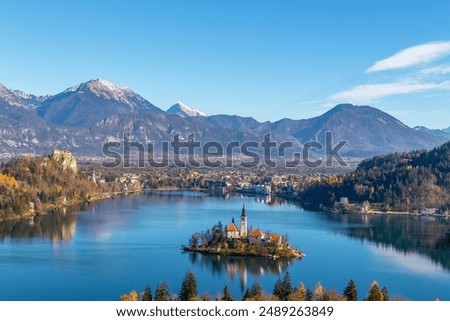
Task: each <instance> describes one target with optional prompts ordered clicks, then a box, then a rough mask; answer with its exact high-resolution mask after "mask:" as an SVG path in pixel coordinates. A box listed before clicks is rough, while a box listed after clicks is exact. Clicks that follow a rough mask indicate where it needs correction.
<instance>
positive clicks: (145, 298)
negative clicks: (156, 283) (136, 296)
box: [142, 285, 153, 301]
mask: <svg viewBox="0 0 450 321" xmlns="http://www.w3.org/2000/svg"><path fill="white" fill-rule="evenodd" d="M142 301H153V296H152V288H151V287H150V285H147V287H146V288H145V290H144V293H143V294H142Z"/></svg>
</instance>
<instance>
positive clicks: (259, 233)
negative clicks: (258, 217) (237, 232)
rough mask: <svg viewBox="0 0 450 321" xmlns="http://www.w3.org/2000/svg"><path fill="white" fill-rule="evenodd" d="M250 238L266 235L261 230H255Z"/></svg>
mask: <svg viewBox="0 0 450 321" xmlns="http://www.w3.org/2000/svg"><path fill="white" fill-rule="evenodd" d="M249 236H254V237H263V236H264V233H263V232H262V231H261V230H259V229H258V230H253V231H251V233H250V235H249Z"/></svg>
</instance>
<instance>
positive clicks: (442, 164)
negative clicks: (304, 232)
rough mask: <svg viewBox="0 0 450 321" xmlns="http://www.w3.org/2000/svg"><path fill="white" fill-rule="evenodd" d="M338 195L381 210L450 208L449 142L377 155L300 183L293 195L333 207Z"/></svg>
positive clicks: (307, 203) (311, 203) (307, 202)
mask: <svg viewBox="0 0 450 321" xmlns="http://www.w3.org/2000/svg"><path fill="white" fill-rule="evenodd" d="M340 197H347V198H348V199H349V201H351V202H354V203H362V202H365V201H368V202H370V203H371V204H380V205H381V208H383V209H384V210H397V211H408V212H411V211H420V210H421V209H424V208H436V209H440V210H441V211H447V210H449V208H450V142H448V143H446V144H444V145H442V146H440V147H437V148H435V149H433V150H431V151H425V150H418V151H411V152H405V153H395V154H388V155H381V156H376V157H374V158H371V159H367V160H364V161H362V162H361V163H360V164H359V165H358V167H357V168H356V170H355V171H353V172H351V173H349V174H343V175H339V176H336V177H333V178H332V179H330V177H327V178H324V179H322V180H319V181H314V182H311V183H310V184H307V185H303V186H302V187H301V188H300V189H299V190H298V191H297V195H296V199H297V200H299V201H300V202H301V203H302V204H304V205H305V207H311V208H323V207H327V208H332V207H333V206H335V205H336V204H335V202H336V201H338V200H339V198H340Z"/></svg>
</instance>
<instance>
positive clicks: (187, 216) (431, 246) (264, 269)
mask: <svg viewBox="0 0 450 321" xmlns="http://www.w3.org/2000/svg"><path fill="white" fill-rule="evenodd" d="M243 203H245V205H246V208H247V215H248V224H249V226H253V227H254V228H256V227H260V228H261V229H263V230H271V231H273V232H278V233H280V234H286V233H287V234H288V235H289V239H290V243H291V244H292V245H293V246H295V247H298V248H300V249H301V250H302V251H304V252H305V253H306V254H307V256H306V257H304V258H303V259H302V260H295V261H291V262H278V261H276V262H275V261H271V260H264V259H245V258H224V257H215V256H202V255H199V254H197V255H193V254H189V253H182V252H181V251H180V245H181V244H186V243H187V241H188V239H189V236H190V235H191V234H192V233H194V232H196V231H201V230H205V229H206V228H208V227H211V226H212V225H213V224H215V223H217V222H218V221H219V220H220V221H222V223H223V224H229V222H230V221H231V219H232V218H233V217H234V218H236V219H238V218H239V216H240V210H241V208H242V204H243ZM448 227H449V226H448V222H446V221H444V222H435V221H432V222H429V221H424V220H420V219H419V218H417V217H386V216H375V217H367V216H362V215H353V216H350V215H340V216H339V215H329V214H324V213H314V212H308V211H305V210H302V209H300V208H299V207H297V206H295V205H294V204H289V203H279V202H271V203H265V202H263V201H262V200H260V199H255V198H252V197H249V198H242V197H239V196H237V197H230V198H218V197H211V196H207V195H204V194H200V193H191V192H165V193H149V194H145V195H131V196H127V197H121V198H117V199H113V200H107V201H103V202H100V203H97V204H95V205H94V206H92V207H91V208H89V209H87V210H84V211H82V210H81V211H78V212H72V213H71V212H67V213H58V214H52V215H47V216H41V217H37V218H35V219H34V220H32V221H22V222H15V223H7V224H2V225H0V299H1V300H118V299H119V297H120V295H121V294H122V293H125V292H129V291H130V290H132V289H136V290H138V291H142V290H143V289H144V288H145V286H146V285H147V284H150V285H151V287H152V289H153V290H154V289H155V288H156V284H157V283H158V282H159V281H162V280H166V281H168V282H169V285H170V289H171V292H173V293H177V292H179V288H180V284H181V281H182V279H183V277H184V275H185V273H186V272H187V271H188V270H189V269H192V270H193V272H194V274H195V275H196V277H197V281H198V288H199V292H200V293H201V294H203V293H206V292H208V293H209V294H210V295H211V296H213V297H215V296H216V295H217V294H218V293H221V292H222V290H223V288H224V286H225V285H228V286H229V287H230V288H231V291H232V294H233V295H234V296H235V297H236V298H237V299H241V298H242V295H243V292H244V291H245V288H246V287H250V286H251V285H252V284H253V283H254V282H255V280H259V282H260V283H261V285H262V286H263V289H264V290H265V291H266V292H272V289H273V284H274V283H275V281H276V280H277V279H278V278H279V277H280V276H281V277H282V276H283V274H284V272H285V271H289V272H290V274H291V278H292V280H293V282H294V284H295V285H297V284H298V283H300V281H302V282H304V283H305V284H306V286H308V287H311V288H314V287H315V284H316V283H317V282H318V281H320V282H321V283H322V285H323V286H324V287H325V288H334V289H337V290H338V291H339V292H341V291H342V290H343V288H344V287H345V286H346V284H347V282H348V281H349V279H353V280H354V281H355V282H356V285H357V288H358V292H359V296H360V298H363V297H364V296H365V295H366V294H367V291H368V288H369V286H370V283H371V282H372V281H373V280H377V281H378V283H379V284H380V285H381V286H386V287H387V288H388V290H389V293H390V295H391V297H392V296H396V295H399V296H402V297H405V298H408V299H413V300H433V299H435V298H437V297H438V298H440V299H442V300H450V292H449V291H448V289H449V288H450V251H449V249H448V240H446V239H445V231H446V230H447V229H448Z"/></svg>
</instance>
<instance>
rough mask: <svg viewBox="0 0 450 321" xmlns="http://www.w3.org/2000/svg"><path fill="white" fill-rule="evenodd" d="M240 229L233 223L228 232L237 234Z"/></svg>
mask: <svg viewBox="0 0 450 321" xmlns="http://www.w3.org/2000/svg"><path fill="white" fill-rule="evenodd" d="M237 230H238V228H237V227H236V224H234V223H231V224H230V226H228V228H227V231H228V232H237Z"/></svg>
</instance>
